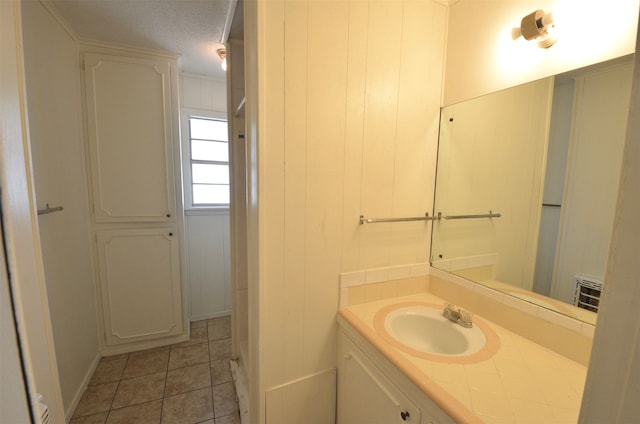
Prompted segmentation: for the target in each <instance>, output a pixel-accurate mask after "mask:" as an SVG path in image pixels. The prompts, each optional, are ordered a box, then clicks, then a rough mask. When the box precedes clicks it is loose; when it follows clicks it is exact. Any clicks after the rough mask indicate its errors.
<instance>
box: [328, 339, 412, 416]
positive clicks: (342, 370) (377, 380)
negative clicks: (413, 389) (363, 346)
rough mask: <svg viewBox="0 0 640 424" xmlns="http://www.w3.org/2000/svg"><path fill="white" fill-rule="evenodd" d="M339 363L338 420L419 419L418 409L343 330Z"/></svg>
mask: <svg viewBox="0 0 640 424" xmlns="http://www.w3.org/2000/svg"><path fill="white" fill-rule="evenodd" d="M339 355H340V356H339V365H338V421H337V422H338V424H394V423H399V424H401V423H407V424H409V423H413V424H418V423H420V415H421V414H420V410H419V409H418V408H417V407H416V406H415V405H414V404H413V403H412V402H411V401H410V400H409V399H407V398H406V397H405V396H404V395H403V394H402V393H401V392H400V391H399V390H398V388H397V387H395V385H393V383H391V382H390V381H389V380H388V379H387V378H386V377H385V376H384V375H383V374H382V373H381V372H380V371H379V370H378V368H377V367H375V365H373V363H372V362H371V361H370V360H369V359H368V358H367V357H366V356H365V355H364V353H362V351H361V350H360V349H359V348H358V347H356V345H354V344H353V343H352V342H351V341H350V340H349V339H348V338H347V337H346V336H345V335H344V334H343V333H341V334H340V352H339Z"/></svg>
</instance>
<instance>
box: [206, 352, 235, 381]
mask: <svg viewBox="0 0 640 424" xmlns="http://www.w3.org/2000/svg"><path fill="white" fill-rule="evenodd" d="M232 379H233V377H232V376H231V368H229V360H228V359H215V360H213V361H211V384H212V385H213V386H215V385H216V384H222V383H228V382H229V381H231V380H232Z"/></svg>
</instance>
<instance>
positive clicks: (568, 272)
mask: <svg viewBox="0 0 640 424" xmlns="http://www.w3.org/2000/svg"><path fill="white" fill-rule="evenodd" d="M632 72H633V65H632V58H631V57H625V58H622V59H618V60H615V61H611V62H607V63H603V64H598V65H594V66H590V67H588V68H583V69H579V70H575V71H572V72H570V73H566V74H562V75H557V76H555V77H550V78H546V79H543V80H539V81H534V82H531V83H528V84H524V85H522V86H518V87H514V88H510V89H507V90H503V91H500V92H496V93H492V94H489V95H486V96H483V97H479V98H476V99H472V100H469V101H465V102H462V103H459V104H454V105H451V106H447V107H445V108H443V109H442V115H441V122H440V141H439V150H438V169H437V178H436V197H435V207H434V208H435V210H434V214H440V216H441V219H439V220H436V221H434V223H433V240H432V248H431V263H432V266H434V267H436V268H439V269H442V270H445V271H448V272H451V273H453V274H456V275H459V276H461V277H464V278H467V279H470V280H472V281H475V282H477V283H480V284H483V285H486V286H489V287H492V288H494V289H498V290H501V291H503V292H505V293H508V294H510V295H513V296H517V297H519V298H521V299H523V300H526V301H529V302H532V303H535V304H537V305H539V306H543V307H546V308H549V309H552V310H554V311H557V312H560V313H564V314H567V315H570V316H572V317H575V318H578V319H581V320H584V321H587V322H592V323H595V318H596V313H597V310H598V303H599V296H600V293H601V289H602V285H603V279H604V273H605V267H606V261H607V257H608V251H609V242H610V238H611V233H612V229H613V219H614V212H615V204H616V197H617V192H618V180H619V177H620V169H621V164H622V152H623V146H624V141H625V134H626V126H627V115H628V110H629V100H630V93H631V79H632ZM454 218H458V219H454Z"/></svg>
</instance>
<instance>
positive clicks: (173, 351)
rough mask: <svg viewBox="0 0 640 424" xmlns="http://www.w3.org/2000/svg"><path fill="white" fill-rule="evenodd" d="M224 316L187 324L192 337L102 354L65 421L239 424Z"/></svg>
mask: <svg viewBox="0 0 640 424" xmlns="http://www.w3.org/2000/svg"><path fill="white" fill-rule="evenodd" d="M230 337H231V323H230V320H229V317H222V318H214V319H209V320H203V321H197V322H192V323H191V340H189V341H188V342H184V343H179V344H175V345H171V346H165V347H159V348H155V349H149V350H143V351H139V352H133V353H127V354H123V355H116V356H110V357H105V358H102V360H101V361H100V364H98V367H97V368H96V371H95V373H94V374H93V376H92V378H91V381H90V382H89V387H87V390H86V391H85V393H84V395H83V396H82V399H80V402H79V403H78V406H77V408H76V410H75V412H74V414H73V418H72V420H71V423H70V424H147V423H148V424H152V423H153V424H160V423H162V424H198V423H202V424H239V423H240V416H239V414H238V404H237V402H236V392H235V387H234V384H233V381H232V379H231V371H230V370H229V357H230V356H231V338H230Z"/></svg>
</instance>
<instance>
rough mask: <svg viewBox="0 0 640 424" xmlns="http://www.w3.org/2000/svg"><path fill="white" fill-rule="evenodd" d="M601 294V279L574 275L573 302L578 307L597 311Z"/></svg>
mask: <svg viewBox="0 0 640 424" xmlns="http://www.w3.org/2000/svg"><path fill="white" fill-rule="evenodd" d="M601 294H602V281H598V280H595V279H593V278H588V277H583V276H581V275H576V276H575V290H574V292H573V304H574V305H575V306H577V307H578V308H582V309H586V310H588V311H593V312H598V307H599V306H600V295H601Z"/></svg>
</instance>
